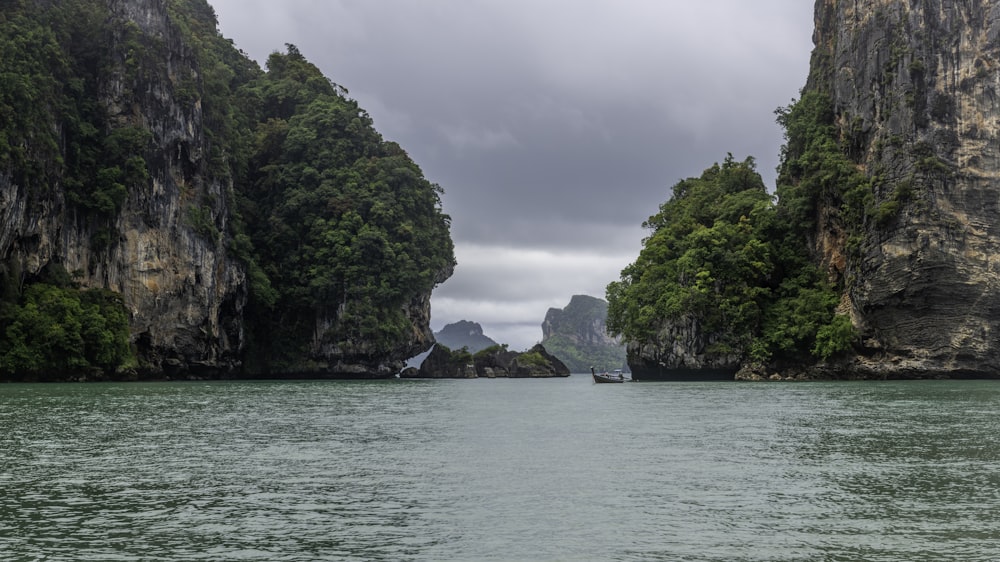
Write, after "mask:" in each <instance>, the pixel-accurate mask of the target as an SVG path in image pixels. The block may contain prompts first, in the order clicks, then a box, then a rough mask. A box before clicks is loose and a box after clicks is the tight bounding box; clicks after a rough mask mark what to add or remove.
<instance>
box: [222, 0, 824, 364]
mask: <svg viewBox="0 0 1000 562" xmlns="http://www.w3.org/2000/svg"><path fill="white" fill-rule="evenodd" d="M211 2H212V4H213V5H214V6H215V8H216V11H217V13H218V14H219V18H220V23H221V29H222V32H223V34H225V35H226V36H229V37H231V38H233V39H234V41H235V43H236V45H237V46H238V47H240V48H242V49H244V50H246V51H247V52H248V53H249V54H250V55H251V56H253V57H254V58H256V59H257V60H259V61H263V60H265V59H266V57H267V55H268V54H269V53H270V52H271V51H274V50H278V49H283V46H284V44H285V43H294V44H296V45H297V46H298V47H299V49H300V50H301V51H302V53H303V54H305V55H306V56H307V57H308V58H309V59H310V60H312V61H313V62H314V63H316V64H317V65H318V66H319V67H320V68H321V69H322V70H323V71H324V72H325V73H326V74H327V75H328V76H329V77H330V78H331V79H332V80H333V81H334V82H336V83H338V84H341V85H343V86H345V87H346V88H347V89H348V90H349V91H350V95H351V96H352V97H354V98H355V99H357V100H358V102H359V103H360V105H361V106H362V107H363V108H365V109H366V110H367V111H368V112H369V114H370V115H371V116H372V118H373V119H374V121H375V126H376V128H377V129H378V130H379V132H380V133H382V135H383V136H384V137H385V138H387V139H389V140H394V141H397V142H399V143H400V145H401V146H402V147H403V148H404V149H405V150H406V151H407V152H408V153H409V154H410V156H411V157H412V158H413V159H414V160H415V161H416V162H417V164H418V165H420V167H421V169H422V170H423V171H424V174H425V176H426V177H427V178H428V179H429V180H430V181H432V182H435V183H438V184H440V185H441V186H442V187H443V188H444V190H445V194H444V196H443V203H444V210H445V212H446V213H448V214H449V215H451V217H452V236H453V238H454V240H455V242H456V247H457V252H458V262H459V265H458V268H457V269H456V272H455V275H454V277H453V278H452V279H450V280H449V281H448V282H446V283H445V284H443V285H442V286H440V287H439V288H438V289H437V290H436V291H435V294H434V297H433V299H432V302H433V314H434V320H433V323H434V326H435V328H436V329H439V328H440V327H441V326H442V325H443V324H442V322H450V321H456V320H460V319H466V320H472V321H476V322H479V323H481V324H483V326H484V328H485V329H487V334H488V335H491V337H494V339H498V340H501V341H507V342H508V343H511V344H512V345H515V346H523V345H525V342H527V344H528V345H530V343H534V341H536V340H537V339H538V338H540V337H541V331H540V327H539V326H540V324H541V322H542V320H543V318H544V315H545V312H546V311H547V309H548V308H549V307H550V306H559V307H563V306H565V305H566V304H567V303H568V302H569V299H570V297H571V296H572V295H573V294H581V293H582V294H590V295H593V296H598V297H601V296H603V294H604V287H605V286H606V285H607V283H608V282H610V281H614V280H616V279H617V278H618V275H619V272H620V270H621V269H622V268H623V267H624V266H625V265H627V264H628V263H629V262H630V261H632V260H634V259H635V257H636V256H637V254H638V252H639V250H640V247H641V240H642V237H643V236H644V235H645V234H646V233H645V232H643V230H642V229H641V227H640V225H641V223H642V221H644V220H645V219H646V218H648V217H649V216H650V215H651V214H653V213H655V212H656V211H657V209H658V206H659V205H660V204H661V203H662V202H664V201H665V200H667V198H668V197H669V195H670V186H672V185H673V184H675V183H676V182H677V181H679V180H681V179H683V178H685V177H689V176H696V175H699V174H700V173H701V172H702V171H703V170H704V169H705V168H708V167H709V166H711V165H712V164H713V163H715V162H720V161H722V159H724V158H725V157H726V154H727V153H730V152H731V153H732V154H733V155H734V156H735V157H736V158H737V159H740V160H742V159H743V158H745V157H746V156H748V155H753V156H755V157H756V158H757V161H758V170H759V171H760V172H761V174H762V176H763V177H764V179H765V181H766V182H767V183H768V184H769V185H772V186H773V183H774V177H775V167H776V166H777V164H778V153H779V148H780V145H781V142H782V133H781V130H780V129H779V127H778V126H777V125H776V124H775V122H774V116H773V110H774V109H775V108H776V107H778V106H782V105H787V104H788V103H789V101H790V100H791V99H792V98H794V97H796V96H797V95H798V91H799V89H800V88H801V87H802V85H803V84H804V83H805V79H806V76H807V73H808V60H809V54H810V51H811V49H812V45H811V35H812V28H813V21H812V17H813V13H812V9H813V6H812V4H813V3H812V2H808V1H805V0H759V1H755V2H747V1H745V0H702V1H699V2H680V1H663V0H629V1H628V2H621V1H618V0H539V1H533V2H526V1H521V2H519V1H511V0H461V1H457V0H421V1H419V2H414V1H412V0H379V1H378V2H356V1H349V0H282V1H281V2H275V1H273V0H211Z"/></svg>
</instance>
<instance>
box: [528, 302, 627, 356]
mask: <svg viewBox="0 0 1000 562" xmlns="http://www.w3.org/2000/svg"><path fill="white" fill-rule="evenodd" d="M607 318H608V303H607V301H605V300H603V299H598V298H594V297H590V296H587V295H573V297H572V298H571V299H570V301H569V304H568V305H566V308H550V309H549V310H548V312H547V313H546V314H545V320H544V321H543V322H542V345H543V346H545V349H547V350H548V351H549V353H551V354H552V355H555V356H556V357H558V358H559V359H560V360H562V362H563V363H565V364H566V366H567V367H569V369H570V371H572V372H574V373H589V372H590V368H591V367H595V368H597V369H599V370H602V371H603V370H609V371H610V370H614V369H624V368H625V367H626V364H625V346H624V345H623V344H622V343H621V342H620V341H618V340H617V339H615V338H613V337H611V336H610V335H608V331H607V327H606V323H607Z"/></svg>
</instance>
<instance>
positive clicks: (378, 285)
mask: <svg viewBox="0 0 1000 562" xmlns="http://www.w3.org/2000/svg"><path fill="white" fill-rule="evenodd" d="M0 44H2V47H3V53H4V54H3V61H0V70H2V71H3V72H4V76H6V77H11V76H20V78H18V79H16V80H15V79H8V78H5V79H4V84H3V85H2V86H0V112H2V114H3V115H2V116H0V320H2V322H0V325H2V324H7V323H10V325H11V326H15V325H16V327H17V329H16V330H14V332H0V378H5V377H6V378H24V377H28V378H45V377H47V376H49V375H51V372H52V370H53V365H56V366H57V367H58V368H59V369H60V370H62V369H64V368H65V369H66V370H78V371H80V372H81V373H85V374H87V375H90V376H96V377H107V376H112V377H135V376H162V375H171V376H173V375H180V376H196V377H220V376H227V377H230V376H275V375H277V376H331V377H336V376H350V377H385V376H394V375H395V374H396V373H397V372H398V371H399V370H400V369H401V368H402V366H403V364H404V362H405V360H406V358H408V357H411V356H413V355H415V354H417V353H420V352H422V351H425V350H427V349H428V348H429V347H430V346H431V345H432V343H433V335H432V333H431V330H430V328H429V318H430V302H429V299H430V292H431V289H432V288H433V286H434V285H436V284H437V283H441V282H443V281H444V280H445V279H447V278H448V276H450V274H451V271H452V266H453V265H454V258H453V255H452V246H451V240H450V237H449V236H448V218H447V217H446V216H445V215H443V214H442V213H441V210H440V200H439V198H438V193H439V191H440V188H438V187H437V186H434V185H432V184H430V183H428V182H427V181H426V180H425V179H424V178H423V177H422V174H421V172H420V170H419V168H417V167H416V165H415V164H413V162H412V161H410V160H409V158H408V157H407V156H406V154H405V152H403V151H402V149H401V148H400V147H398V146H397V145H395V144H394V143H388V142H385V141H383V140H382V139H381V137H380V136H379V135H378V133H377V132H376V131H375V130H374V129H373V128H372V126H371V120H370V118H369V117H368V116H367V114H365V113H364V111H363V110H361V109H360V108H358V107H357V104H356V103H355V102H353V100H350V99H348V98H346V96H345V94H346V91H345V90H343V89H342V88H340V87H338V86H336V85H335V84H333V83H332V82H330V81H329V80H328V79H326V78H324V77H323V76H322V74H321V73H319V71H318V69H316V68H315V67H313V66H312V65H311V64H309V63H308V62H307V61H306V60H305V59H304V57H302V56H301V54H300V53H298V51H297V50H296V49H295V48H294V47H293V46H289V47H288V53H287V54H280V53H275V55H272V57H271V59H270V60H269V68H268V72H266V73H265V72H263V71H261V69H260V68H259V67H258V66H257V64H256V63H254V62H253V61H250V60H249V59H248V58H247V57H246V56H245V55H244V54H242V53H240V52H239V51H237V50H236V49H235V48H234V47H233V46H232V44H231V43H230V42H229V41H227V40H226V39H224V38H222V37H221V36H220V35H219V34H218V31H217V23H216V20H215V14H214V11H213V10H212V8H211V7H210V6H209V5H208V4H207V2H205V0H65V1H61V2H50V1H48V0H13V1H12V2H8V3H6V4H5V6H4V13H3V14H0ZM29 71H30V72H29ZM306 137H309V138H311V141H310V142H309V143H307V144H308V146H305V147H304V146H302V145H301V143H299V144H296V142H297V140H300V139H302V138H306ZM306 148H308V150H306ZM401 260H406V262H405V263H403V261H401ZM397 266H398V267H397ZM48 271H56V272H57V273H58V275H55V276H53V275H49V274H47V273H46V272H48ZM54 278H59V279H62V281H61V285H60V288H59V290H61V291H65V292H66V293H63V294H69V293H71V292H73V291H76V290H77V289H88V288H99V289H106V290H109V291H111V292H112V293H113V294H115V295H116V296H115V297H114V299H112V301H109V302H121V303H122V305H123V306H124V309H125V313H126V316H127V318H128V333H129V336H128V338H129V342H128V345H129V346H130V347H131V349H132V353H131V358H129V359H128V360H124V361H119V362H118V364H117V365H114V366H109V367H106V368H105V367H104V366H103V365H101V366H98V365H96V364H95V363H94V360H92V359H91V360H89V361H88V359H89V358H90V357H91V356H94V355H99V354H98V353H97V352H96V351H94V349H92V348H93V346H94V345H96V344H95V343H94V342H99V341H100V338H101V337H103V336H102V334H104V335H107V334H110V332H107V334H105V333H104V332H102V331H101V330H102V329H103V328H102V326H103V324H101V320H100V319H94V318H93V317H86V322H89V324H86V325H84V326H83V327H82V330H81V329H80V327H79V326H77V329H78V331H79V332H80V333H83V336H78V335H76V334H77V333H76V332H74V334H73V336H74V338H76V339H71V340H68V341H65V342H57V345H58V346H59V347H58V349H57V350H56V351H58V352H59V355H60V359H59V360H60V362H58V363H54V362H53V361H54V360H50V361H48V362H46V360H47V358H46V357H45V356H46V355H51V353H50V349H51V348H52V345H53V344H51V342H46V341H41V340H43V339H45V334H43V333H42V332H40V331H37V330H36V331H35V332H33V331H32V330H33V328H31V314H34V309H30V308H29V307H28V305H27V304H26V303H25V301H24V295H25V294H27V290H28V288H29V287H31V286H33V285H36V284H43V283H45V284H47V283H49V282H50V280H51V279H54ZM345 279H346V281H345ZM74 302H75V301H74ZM57 304H58V303H57ZM31 306H35V305H34V304H32V305H31ZM43 312H44V313H51V314H54V315H58V314H59V312H58V311H57V310H48V311H43ZM25 326H26V327H25ZM4 328H5V329H6V326H4ZM22 328H23V329H22ZM36 332H37V333H36ZM39 350H43V351H41V352H40V351H39ZM63 355H65V357H62V356H63ZM48 359H51V358H48ZM108 369H110V371H108ZM101 370H104V371H105V372H103V373H101V372H99V371H101ZM70 375H73V373H69V372H66V373H63V374H60V375H56V376H57V377H58V376H70Z"/></svg>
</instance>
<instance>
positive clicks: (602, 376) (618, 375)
mask: <svg viewBox="0 0 1000 562" xmlns="http://www.w3.org/2000/svg"><path fill="white" fill-rule="evenodd" d="M590 374H591V375H593V377H594V382H598V383H605V382H625V375H623V374H622V370H621V369H615V372H613V373H608V372H607V371H605V372H603V373H598V372H597V371H595V370H594V368H593V367H591V368H590Z"/></svg>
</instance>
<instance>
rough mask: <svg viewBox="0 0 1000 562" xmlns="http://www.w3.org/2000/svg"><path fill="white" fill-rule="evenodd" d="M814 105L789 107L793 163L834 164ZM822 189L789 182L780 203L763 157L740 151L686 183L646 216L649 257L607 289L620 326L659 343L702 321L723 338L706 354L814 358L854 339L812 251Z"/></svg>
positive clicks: (644, 254)
mask: <svg viewBox="0 0 1000 562" xmlns="http://www.w3.org/2000/svg"><path fill="white" fill-rule="evenodd" d="M814 101H815V100H813V99H811V98H810V99H807V100H804V101H800V102H798V103H796V104H793V106H791V107H790V108H788V109H787V110H786V111H785V112H784V113H783V116H784V117H783V121H784V124H785V126H786V131H788V145H787V146H786V154H785V162H786V166H787V167H788V168H792V167H793V166H800V167H801V166H808V165H814V166H818V167H821V168H823V169H826V167H827V166H828V163H826V162H816V161H815V158H819V157H820V156H822V155H821V154H820V152H822V150H821V149H816V150H813V149H814V148H815V145H816V144H817V143H820V144H822V143H821V140H822V139H820V136H821V134H822V132H821V130H822V127H821V123H820V122H819V121H817V119H818V117H817V115H816V114H815V113H814V112H810V111H808V110H803V105H802V104H803V103H813V102H814ZM818 130H820V132H819V133H818V132H817V131H818ZM823 155H825V153H823ZM786 177H788V176H787V175H786V176H783V179H784V178H786ZM815 191H816V189H815V188H814V187H812V186H810V185H808V184H804V183H803V182H799V181H796V182H793V183H788V184H783V185H782V186H781V187H779V190H778V196H779V199H778V202H777V204H775V203H774V202H773V201H772V197H771V196H770V195H769V194H768V192H767V190H766V188H765V186H764V184H763V181H762V180H761V178H760V175H759V174H757V172H756V169H755V163H754V160H753V159H752V158H747V159H746V160H744V161H742V162H738V161H736V160H734V159H733V158H732V156H731V155H730V156H728V157H727V158H726V159H725V161H724V162H723V163H722V164H721V165H719V164H716V165H713V166H712V167H711V168H708V169H707V170H705V172H704V173H703V174H702V175H701V176H700V177H697V178H689V179H685V180H682V181H681V182H679V183H677V184H676V185H675V186H674V187H673V193H672V196H671V198H670V200H668V201H667V202H665V203H664V204H662V205H661V206H660V211H659V213H657V214H655V215H653V216H651V217H650V218H649V220H647V221H646V223H645V224H644V226H645V227H646V228H648V229H649V230H650V231H651V234H650V235H649V237H648V238H646V239H645V241H644V244H643V249H642V251H641V253H640V255H639V258H638V259H637V260H636V261H635V262H634V263H632V264H630V265H629V266H628V267H626V268H625V269H624V270H623V271H622V277H621V279H620V280H619V281H616V282H614V283H611V284H610V285H609V286H608V291H607V296H608V302H609V310H608V329H609V331H610V332H611V333H613V334H617V335H621V336H623V337H624V338H625V339H626V340H627V341H629V342H634V343H638V344H640V345H644V344H654V345H655V344H657V343H658V337H659V335H660V332H661V330H663V328H664V326H665V325H666V324H669V323H671V322H682V321H685V320H688V321H693V322H694V323H695V324H696V325H697V326H698V329H700V330H701V331H702V332H704V333H708V334H712V337H711V338H710V339H711V341H712V342H713V343H712V348H711V349H708V350H705V351H706V352H708V353H720V354H729V355H736V356H739V357H742V358H743V359H744V360H753V361H759V362H778V361H809V360H811V358H816V357H818V358H826V357H829V356H831V355H833V354H835V353H837V352H838V351H841V350H843V349H845V348H846V347H847V346H849V345H850V343H851V341H852V339H853V338H854V335H853V330H851V328H850V322H849V321H848V322H846V323H845V320H846V318H844V317H839V316H836V315H835V313H834V312H835V307H836V305H837V303H838V293H837V291H836V290H835V289H836V288H835V287H833V286H832V285H831V284H830V283H829V282H828V281H827V279H826V276H825V275H823V274H822V273H821V271H820V269H819V268H818V267H817V266H816V265H815V264H814V263H813V261H812V260H811V256H810V254H809V245H808V242H807V236H806V235H807V234H808V233H810V232H811V228H812V227H811V225H810V220H812V218H813V217H814V214H815V200H816V198H817V195H816V194H815Z"/></svg>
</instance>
